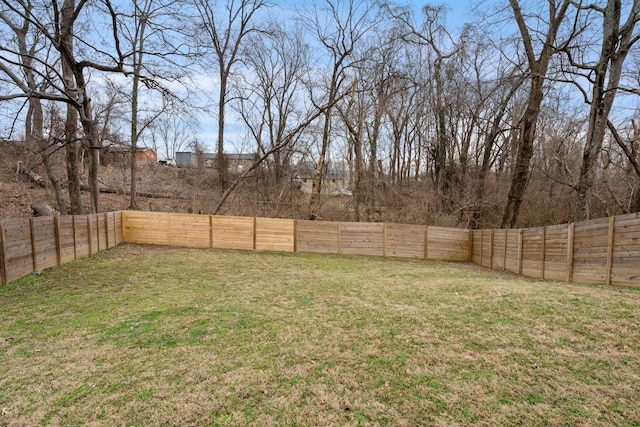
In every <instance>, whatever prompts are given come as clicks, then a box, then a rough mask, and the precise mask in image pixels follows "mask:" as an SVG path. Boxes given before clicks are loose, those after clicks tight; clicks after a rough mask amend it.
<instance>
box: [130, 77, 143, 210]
mask: <svg viewBox="0 0 640 427" xmlns="http://www.w3.org/2000/svg"><path fill="white" fill-rule="evenodd" d="M136 68H137V70H136V71H135V72H134V74H133V87H132V89H131V159H130V162H131V163H130V169H131V190H130V191H131V203H130V204H129V209H132V210H138V156H137V150H138V87H139V84H140V69H139V67H138V66H136Z"/></svg>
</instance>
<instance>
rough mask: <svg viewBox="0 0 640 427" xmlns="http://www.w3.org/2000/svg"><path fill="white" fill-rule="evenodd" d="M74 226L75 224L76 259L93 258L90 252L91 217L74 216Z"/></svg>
mask: <svg viewBox="0 0 640 427" xmlns="http://www.w3.org/2000/svg"><path fill="white" fill-rule="evenodd" d="M74 224H75V230H74V235H75V242H76V259H78V258H86V257H89V256H91V251H90V247H89V245H90V243H91V240H90V239H89V230H90V223H89V215H76V216H74Z"/></svg>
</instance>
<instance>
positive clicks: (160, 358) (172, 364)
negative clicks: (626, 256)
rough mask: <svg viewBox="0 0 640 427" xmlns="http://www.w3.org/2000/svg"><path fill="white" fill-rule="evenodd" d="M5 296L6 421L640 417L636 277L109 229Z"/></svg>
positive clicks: (0, 376)
mask: <svg viewBox="0 0 640 427" xmlns="http://www.w3.org/2000/svg"><path fill="white" fill-rule="evenodd" d="M0 307H2V310H0V360H2V363H0V409H1V412H0V414H1V415H0V425H86V424H90V423H91V424H92V425H132V426H135V425H140V426H142V425H210V426H216V425H220V426H229V425H234V426H235V425H256V426H262V425H292V426H294V425H300V426H307V425H323V426H324V425H340V426H342V425H353V426H358V425H388V426H395V425H585V424H588V425H594V426H608V425H628V426H634V425H639V423H640V403H639V402H638V399H637V398H636V396H638V395H640V357H639V356H638V355H639V354H640V328H638V324H640V294H639V293H638V292H636V289H620V288H613V287H605V286H590V285H576V284H566V283H554V282H540V281H537V282H536V281H532V280H524V279H519V278H516V277H514V276H511V275H502V274H499V273H495V272H491V271H488V270H485V269H481V268H478V267H476V266H473V265H469V264H447V263H438V262H424V261H421V260H406V259H382V258H368V257H359V256H337V255H318V254H295V255H294V254H285V253H268V252H257V253H254V252H235V251H219V250H189V249H175V248H159V247H151V246H136V245H121V246H119V247H118V248H115V249H112V250H109V251H105V252H101V253H100V254H98V255H96V256H94V257H93V258H91V259H84V260H79V261H76V262H73V263H69V264H66V265H64V266H62V267H58V268H52V269H48V270H46V271H44V272H43V273H42V274H41V275H39V276H29V277H25V278H23V279H21V280H18V281H16V282H14V283H12V284H10V285H9V286H5V287H2V288H0Z"/></svg>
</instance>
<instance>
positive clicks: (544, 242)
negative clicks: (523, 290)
mask: <svg viewBox="0 0 640 427" xmlns="http://www.w3.org/2000/svg"><path fill="white" fill-rule="evenodd" d="M541 245H542V254H541V258H542V259H541V260H540V261H541V264H542V265H541V266H540V274H541V275H542V279H544V261H545V259H546V258H547V256H546V249H547V227H546V226H545V227H542V242H541Z"/></svg>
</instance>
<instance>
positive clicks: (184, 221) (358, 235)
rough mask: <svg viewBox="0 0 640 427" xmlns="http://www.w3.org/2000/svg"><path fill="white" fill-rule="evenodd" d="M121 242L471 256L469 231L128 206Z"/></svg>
mask: <svg viewBox="0 0 640 427" xmlns="http://www.w3.org/2000/svg"><path fill="white" fill-rule="evenodd" d="M122 223H123V231H122V233H123V241H124V242H130V243H148V244H156V245H170V246H187V247H199V248H207V247H209V248H225V249H248V250H268V251H288V252H320V253H344V254H359V255H377V256H394V257H409V258H422V259H439V260H447V261H467V260H469V258H470V255H471V244H470V233H469V230H464V229H459V228H444V227H432V226H425V225H404V224H383V223H363V222H324V221H306V220H296V219H274V218H252V217H233V216H208V215H193V214H178V213H162V212H138V211H124V212H123V213H122Z"/></svg>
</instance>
